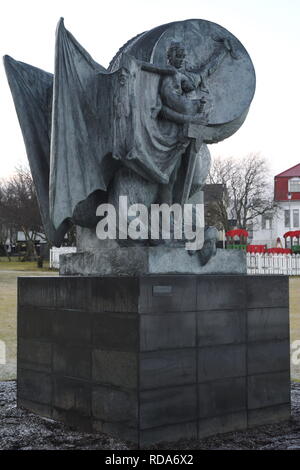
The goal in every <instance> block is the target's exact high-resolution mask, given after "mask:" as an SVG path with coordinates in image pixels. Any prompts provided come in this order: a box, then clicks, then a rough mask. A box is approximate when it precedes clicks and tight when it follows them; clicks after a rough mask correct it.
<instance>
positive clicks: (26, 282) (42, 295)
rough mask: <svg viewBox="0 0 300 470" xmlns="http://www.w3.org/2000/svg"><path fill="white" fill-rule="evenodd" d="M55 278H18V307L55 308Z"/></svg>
mask: <svg viewBox="0 0 300 470" xmlns="http://www.w3.org/2000/svg"><path fill="white" fill-rule="evenodd" d="M55 283H56V278H55V277H43V276H41V277H36V276H35V277H19V278H18V305H19V307H23V306H32V307H36V308H37V307H44V308H47V307H48V308H55V307H56V284H55Z"/></svg>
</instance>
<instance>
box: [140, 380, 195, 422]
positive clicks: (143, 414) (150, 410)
mask: <svg viewBox="0 0 300 470" xmlns="http://www.w3.org/2000/svg"><path fill="white" fill-rule="evenodd" d="M196 416H197V390H196V386H195V385H188V386H187V385H186V386H182V387H168V388H163V389H158V390H148V391H142V392H140V428H141V429H148V428H154V427H158V426H165V425H168V424H179V423H184V422H190V421H193V420H195V417H196Z"/></svg>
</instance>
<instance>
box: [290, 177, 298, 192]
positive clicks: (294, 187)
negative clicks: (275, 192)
mask: <svg viewBox="0 0 300 470" xmlns="http://www.w3.org/2000/svg"><path fill="white" fill-rule="evenodd" d="M289 192H290V193H300V178H291V179H290V180H289Z"/></svg>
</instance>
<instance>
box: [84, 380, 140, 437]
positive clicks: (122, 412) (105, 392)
mask: <svg viewBox="0 0 300 470" xmlns="http://www.w3.org/2000/svg"><path fill="white" fill-rule="evenodd" d="M92 415H93V417H94V418H96V419H97V420H101V421H102V422H105V423H119V424H122V425H125V426H126V427H129V428H130V427H131V428H134V427H137V426H138V397H137V391H129V390H119V389H116V388H112V387H103V386H94V387H93V390H92Z"/></svg>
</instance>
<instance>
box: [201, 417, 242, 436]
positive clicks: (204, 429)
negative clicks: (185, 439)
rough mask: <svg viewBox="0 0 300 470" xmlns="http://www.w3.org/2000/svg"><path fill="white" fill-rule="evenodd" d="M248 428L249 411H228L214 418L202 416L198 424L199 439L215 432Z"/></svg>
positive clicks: (220, 432)
mask: <svg viewBox="0 0 300 470" xmlns="http://www.w3.org/2000/svg"><path fill="white" fill-rule="evenodd" d="M246 428H247V411H246V410H244V411H238V412H235V413H228V414H225V415H222V416H214V417H212V418H202V419H200V420H199V424H198V436H199V439H203V438H205V437H208V436H213V435H215V434H222V433H226V432H232V431H240V430H242V429H246Z"/></svg>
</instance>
